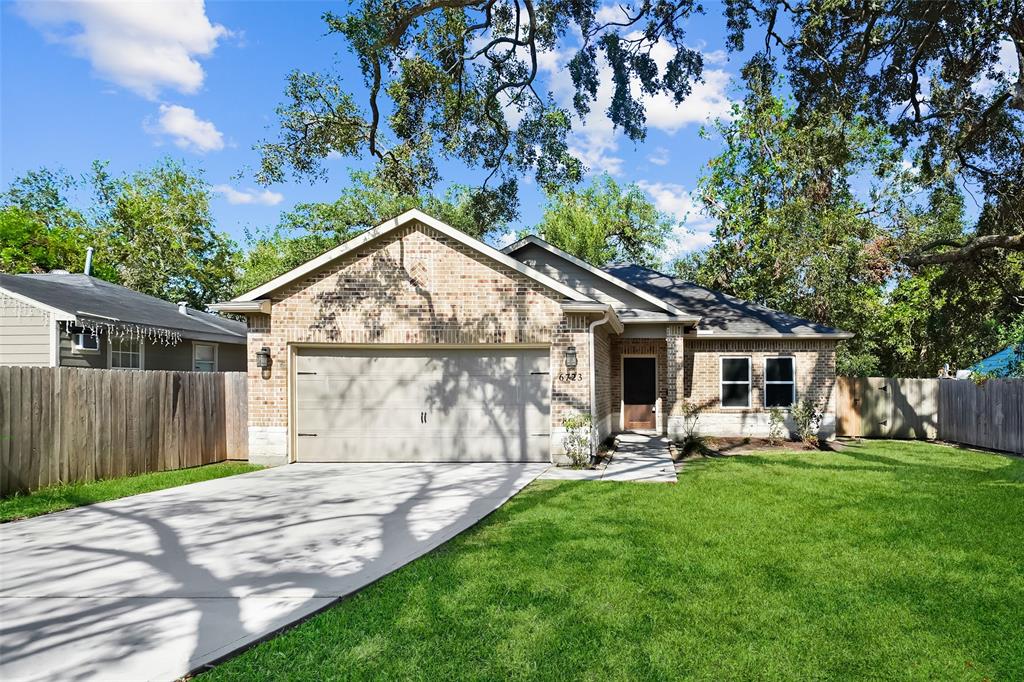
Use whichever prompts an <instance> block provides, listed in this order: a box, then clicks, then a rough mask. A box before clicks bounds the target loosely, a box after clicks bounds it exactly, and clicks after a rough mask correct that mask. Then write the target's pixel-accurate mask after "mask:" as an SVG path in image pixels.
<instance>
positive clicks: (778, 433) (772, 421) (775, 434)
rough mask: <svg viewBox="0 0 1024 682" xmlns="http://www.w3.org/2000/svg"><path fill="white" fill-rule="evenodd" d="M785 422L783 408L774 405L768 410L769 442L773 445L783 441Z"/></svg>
mask: <svg viewBox="0 0 1024 682" xmlns="http://www.w3.org/2000/svg"><path fill="white" fill-rule="evenodd" d="M784 422H785V417H783V416H782V410H780V409H779V408H777V407H773V408H772V409H770V410H769V411H768V444H769V445H771V446H775V445H779V444H780V443H781V442H782V426H783V423H784Z"/></svg>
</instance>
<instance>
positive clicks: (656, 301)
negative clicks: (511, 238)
mask: <svg viewBox="0 0 1024 682" xmlns="http://www.w3.org/2000/svg"><path fill="white" fill-rule="evenodd" d="M527 244H534V245H536V246H539V247H540V248H542V249H544V250H546V251H548V252H550V253H553V254H555V255H556V256H558V257H560V258H562V259H564V260H567V261H569V262H570V263H572V264H573V265H575V266H576V267H579V268H583V269H584V270H586V271H587V272H589V273H590V274H592V275H595V276H596V277H600V278H601V279H603V280H605V281H606V282H608V283H610V284H614V285H615V286H617V287H619V288H620V289H625V290H626V291H628V292H629V293H631V294H633V295H634V296H639V297H640V298H642V299H643V300H645V301H647V302H648V303H651V304H653V305H656V306H658V307H659V308H661V309H662V310H666V311H668V312H670V313H672V314H673V315H678V316H680V317H687V318H688V317H692V315H690V314H689V313H687V312H686V311H684V310H680V309H679V308H677V307H675V306H674V305H672V304H670V303H666V302H665V301H663V300H661V299H660V298H658V297H657V296H654V295H652V294H649V293H647V292H646V291H644V290H643V289H640V288H637V287H635V286H633V285H632V284H630V283H629V282H626V281H625V280H621V279H619V278H618V277H616V276H615V275H611V274H609V273H607V272H605V271H604V270H601V269H600V268H595V267H594V266H593V265H591V264H590V263H588V262H587V261H585V260H581V259H579V258H577V257H576V256H574V255H572V254H571V253H567V252H565V251H562V250H561V249H560V248H558V247H557V246H553V245H551V244H549V243H547V242H546V241H544V240H543V239H541V238H540V237H538V236H536V235H533V234H531V235H527V236H526V237H523V238H522V239H520V240H519V241H517V242H516V243H514V244H510V245H508V246H506V247H505V248H504V249H502V251H503V252H504V253H513V252H514V251H518V250H519V249H521V248H523V247H524V246H526V245H527Z"/></svg>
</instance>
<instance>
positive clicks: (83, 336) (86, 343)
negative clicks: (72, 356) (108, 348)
mask: <svg viewBox="0 0 1024 682" xmlns="http://www.w3.org/2000/svg"><path fill="white" fill-rule="evenodd" d="M71 352H72V353H99V352H100V337H98V336H96V335H95V334H90V333H88V332H80V333H76V334H72V335H71Z"/></svg>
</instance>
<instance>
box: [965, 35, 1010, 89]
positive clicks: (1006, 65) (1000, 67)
mask: <svg viewBox="0 0 1024 682" xmlns="http://www.w3.org/2000/svg"><path fill="white" fill-rule="evenodd" d="M1017 69H1018V64H1017V50H1016V48H1015V47H1014V45H1013V42H1012V41H1010V40H1003V41H1000V43H999V61H997V62H996V64H995V65H994V66H993V70H994V71H995V72H996V73H1000V74H1003V75H1005V76H1006V77H1007V78H1008V79H1010V80H1011V81H1012V80H1014V79H1016V78H1017ZM998 85H999V84H998V83H997V82H996V81H995V80H993V79H991V78H989V77H988V76H982V77H981V78H980V79H978V81H977V82H976V83H975V84H974V91H975V92H977V93H978V94H980V95H991V94H992V93H994V92H995V91H996V88H997V87H998Z"/></svg>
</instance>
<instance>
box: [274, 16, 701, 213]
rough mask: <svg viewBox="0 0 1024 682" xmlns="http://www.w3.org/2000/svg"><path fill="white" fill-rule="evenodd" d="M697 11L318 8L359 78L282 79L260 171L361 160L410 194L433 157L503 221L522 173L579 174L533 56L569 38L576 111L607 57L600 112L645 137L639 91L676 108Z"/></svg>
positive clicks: (429, 175) (558, 182) (424, 184)
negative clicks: (664, 52)
mask: <svg viewBox="0 0 1024 682" xmlns="http://www.w3.org/2000/svg"><path fill="white" fill-rule="evenodd" d="M702 11H703V10H702V9H701V7H700V6H699V5H698V4H696V3H693V2H668V1H666V0H654V1H652V2H643V3H640V4H639V5H637V6H635V7H632V8H630V9H629V11H628V16H627V14H626V12H625V10H623V12H622V16H621V17H620V19H619V20H617V21H611V22H609V21H607V20H606V19H605V18H603V17H602V18H599V16H598V14H599V5H598V4H597V3H586V2H583V3H581V2H578V0H530V1H526V0H507V1H502V2H495V1H494V0H460V1H458V2H434V3H409V2H405V1H404V0H361V1H359V2H354V3H351V5H350V6H349V8H348V12H347V13H346V14H344V15H339V14H335V13H333V12H327V13H325V14H324V17H323V18H324V22H325V23H326V26H327V33H328V35H336V36H340V37H341V38H342V39H343V40H344V41H345V42H346V43H347V46H348V48H349V49H350V50H352V52H354V54H355V55H356V57H357V59H358V63H359V69H360V71H361V74H362V76H363V83H362V86H361V87H358V86H357V87H358V90H356V89H355V87H354V81H353V80H352V78H351V75H350V74H341V73H304V72H300V71H295V72H293V73H292V74H290V76H289V77H288V84H287V87H286V92H285V101H284V103H283V104H281V106H280V107H279V108H278V110H277V115H278V120H279V123H280V130H281V134H280V137H279V138H278V139H277V140H275V141H269V142H264V143H262V144H261V145H260V147H259V149H260V151H261V154H262V165H261V170H260V172H259V178H260V180H262V181H264V182H277V181H280V180H281V179H283V178H284V177H285V175H286V174H287V173H288V172H289V171H292V172H294V173H295V174H296V175H298V176H304V177H318V176H321V175H322V174H323V166H322V163H321V162H322V161H323V160H324V159H325V158H327V156H328V155H329V154H332V153H335V154H341V155H344V156H358V157H369V158H370V159H372V160H373V161H374V163H375V164H376V167H375V169H374V174H375V176H376V178H377V179H378V180H379V181H380V182H382V183H383V184H384V185H386V186H387V187H388V188H390V190H391V191H393V192H395V193H396V194H400V195H409V196H416V195H418V194H420V193H421V192H422V191H425V190H426V191H429V190H431V189H432V188H433V187H434V186H435V185H436V184H437V183H438V181H439V180H440V179H441V174H440V170H439V164H441V163H442V162H446V161H458V162H461V163H462V164H463V165H464V166H466V167H467V168H469V169H471V172H472V171H473V170H475V171H478V172H479V182H475V183H474V186H473V187H472V188H471V189H468V190H467V192H468V194H469V196H470V197H471V198H472V201H471V202H470V204H469V206H470V207H471V208H473V209H479V208H481V207H490V208H491V210H492V211H495V212H496V215H497V216H499V217H500V219H501V220H510V219H513V218H514V217H516V215H517V211H518V199H517V195H518V178H519V176H521V175H523V174H526V173H532V174H533V177H534V178H535V180H536V182H537V184H538V185H540V186H541V187H542V188H543V189H544V190H545V191H547V192H554V191H556V190H558V189H560V188H563V187H567V186H571V185H573V184H575V183H576V182H577V181H578V180H579V179H580V177H581V175H582V172H583V170H584V169H583V166H582V164H581V163H580V161H579V160H578V159H576V158H575V157H574V156H573V155H572V154H571V153H570V151H569V147H568V144H567V142H566V137H567V135H568V133H569V131H570V130H571V127H572V123H573V121H572V116H571V114H570V112H569V111H567V110H565V109H562V108H561V107H559V106H558V105H557V104H556V101H555V99H554V97H553V96H552V94H551V93H548V92H545V91H544V90H543V89H542V88H540V87H537V86H538V84H537V82H536V79H537V77H538V74H539V73H540V64H541V62H542V60H543V59H544V58H545V57H548V58H552V57H559V56H560V55H561V54H562V52H563V51H564V50H565V45H564V43H563V41H561V39H562V38H563V37H564V36H567V35H574V36H576V37H577V38H578V43H577V46H576V47H575V48H573V49H572V56H571V57H570V58H569V60H568V64H567V66H568V70H569V73H570V75H571V77H572V81H573V87H574V97H573V102H574V109H575V111H576V113H577V115H578V116H580V117H582V116H584V115H586V114H587V112H589V110H590V107H591V105H592V104H593V103H594V102H595V101H596V99H597V88H598V64H599V63H600V62H604V63H606V64H607V65H608V66H609V67H610V69H611V71H612V74H613V82H612V100H611V104H610V106H609V107H608V110H607V115H608V116H609V118H610V119H611V121H612V122H613V124H614V125H615V126H616V127H617V128H621V129H622V130H623V131H625V132H626V134H627V135H628V136H629V137H630V138H631V139H633V140H641V139H643V138H644V136H645V134H646V124H645V121H646V112H645V110H644V105H643V102H642V100H641V99H640V98H639V96H638V95H639V93H641V92H643V93H645V94H648V95H653V94H658V93H663V94H666V95H669V96H670V97H671V98H672V99H673V100H674V101H675V102H677V103H678V102H681V101H682V100H683V98H685V97H686V96H687V95H688V94H689V93H690V90H691V86H692V83H694V82H695V81H697V80H699V78H700V75H701V73H702V69H703V61H702V58H701V54H700V52H699V50H696V49H693V48H691V47H689V46H687V36H686V33H685V26H686V21H687V18H688V17H689V16H691V15H694V14H699V13H701V12H702ZM655 45H658V46H661V47H662V48H665V47H667V48H669V49H670V50H671V52H672V56H671V57H670V59H669V61H668V63H667V64H665V65H660V66H659V64H657V63H656V62H655V61H654V59H653V58H652V57H651V50H652V49H653V47H654V46H655ZM357 93H358V94H357ZM364 93H365V94H364ZM359 100H363V102H360V101H359ZM476 222H478V223H486V222H489V221H488V220H486V219H481V218H480V217H478V218H477V219H476Z"/></svg>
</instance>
